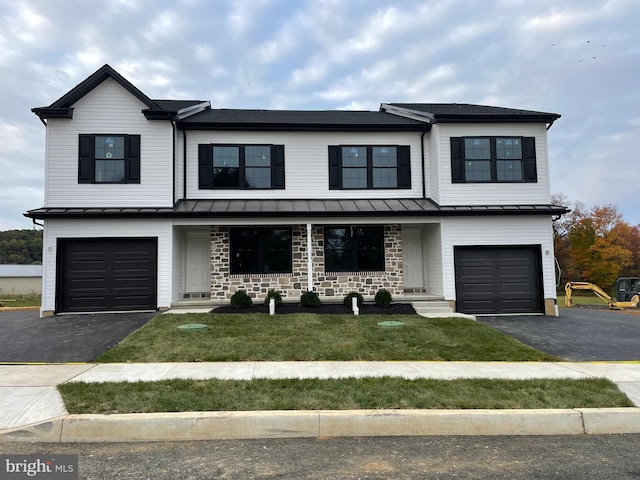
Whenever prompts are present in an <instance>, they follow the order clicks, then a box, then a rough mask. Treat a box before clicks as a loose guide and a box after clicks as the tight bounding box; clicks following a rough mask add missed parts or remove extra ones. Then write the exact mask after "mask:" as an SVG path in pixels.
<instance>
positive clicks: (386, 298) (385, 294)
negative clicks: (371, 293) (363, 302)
mask: <svg viewBox="0 0 640 480" xmlns="http://www.w3.org/2000/svg"><path fill="white" fill-rule="evenodd" d="M392 300H393V299H392V298H391V294H390V293H389V290H387V289H385V288H381V289H380V290H378V291H377V292H376V296H375V299H374V301H375V303H376V305H377V306H378V307H385V308H386V307H388V306H389V305H391V302H392Z"/></svg>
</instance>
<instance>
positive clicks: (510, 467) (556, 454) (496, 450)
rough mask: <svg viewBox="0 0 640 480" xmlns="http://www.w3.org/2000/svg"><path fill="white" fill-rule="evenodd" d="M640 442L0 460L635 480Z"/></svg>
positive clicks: (161, 472) (382, 475) (161, 473)
mask: <svg viewBox="0 0 640 480" xmlns="http://www.w3.org/2000/svg"><path fill="white" fill-rule="evenodd" d="M639 444H640V435H603V436H592V435H582V436H544V437H539V436H538V437H444V436H442V437H378V438H363V437H360V438H339V439H335V438H332V439H293V440H234V441H215V442H167V443H133V444H131V443H128V444H123V443H115V444H91V443H90V444H23V443H12V444H5V445H2V446H1V448H2V451H3V453H5V452H6V453H12V454H37V453H45V452H47V453H55V454H77V455H79V470H80V478H81V479H86V480H113V479H130V480H138V479H140V480H143V479H144V480H146V479H154V480H176V479H180V480H195V479H223V478H224V479H240V480H248V479H258V480H259V479H280V480H288V479H291V480H293V479H295V480H299V479H324V480H328V479H331V480H336V479H370V480H374V479H385V480H386V479H439V480H442V479H461V478H464V479H483V480H486V479H495V478H509V479H557V480H561V479H567V480H568V479H571V480H575V479H580V480H603V479H616V480H632V479H633V480H637V479H638V478H639V477H640V450H638V445H639Z"/></svg>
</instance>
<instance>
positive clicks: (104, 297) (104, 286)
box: [56, 238, 158, 312]
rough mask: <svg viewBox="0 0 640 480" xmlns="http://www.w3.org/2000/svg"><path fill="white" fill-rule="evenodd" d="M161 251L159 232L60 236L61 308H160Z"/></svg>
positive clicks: (75, 309)
mask: <svg viewBox="0 0 640 480" xmlns="http://www.w3.org/2000/svg"><path fill="white" fill-rule="evenodd" d="M157 252H158V242H157V239H155V238H91V239H65V240H63V239H60V240H59V241H58V285H57V304H56V310H57V311H59V312H95V311H123V310H155V309H156V305H157V301H156V292H157V257H158V253H157Z"/></svg>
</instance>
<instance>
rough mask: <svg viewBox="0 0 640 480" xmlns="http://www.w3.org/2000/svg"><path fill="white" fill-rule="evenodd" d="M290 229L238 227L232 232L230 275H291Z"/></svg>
mask: <svg viewBox="0 0 640 480" xmlns="http://www.w3.org/2000/svg"><path fill="white" fill-rule="evenodd" d="M291 243H292V242H291V228H289V227H282V228H279V227H278V228H276V227H237V228H232V229H231V230H230V241H229V246H230V255H231V274H232V275H238V274H269V273H291V271H292V255H291V252H292V249H291Z"/></svg>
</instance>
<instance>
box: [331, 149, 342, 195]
mask: <svg viewBox="0 0 640 480" xmlns="http://www.w3.org/2000/svg"><path fill="white" fill-rule="evenodd" d="M341 178H342V177H341V175H340V147H338V146H336V145H329V190H339V189H340V188H342V182H340V179H341Z"/></svg>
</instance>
